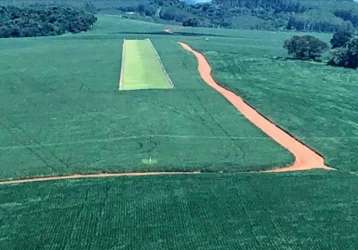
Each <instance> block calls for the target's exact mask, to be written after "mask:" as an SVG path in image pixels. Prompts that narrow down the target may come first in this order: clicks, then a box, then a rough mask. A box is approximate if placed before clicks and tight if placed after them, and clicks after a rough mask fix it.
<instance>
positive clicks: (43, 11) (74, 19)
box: [0, 6, 97, 38]
mask: <svg viewBox="0 0 358 250" xmlns="http://www.w3.org/2000/svg"><path fill="white" fill-rule="evenodd" d="M96 20H97V18H96V17H95V16H94V15H93V14H90V13H87V12H85V11H82V10H78V9H74V8H71V7H41V8H40V7H27V8H18V7H13V6H7V7H4V6H3V7H2V6H0V37H1V38H6V37H32V36H51V35H60V34H64V33H65V32H72V33H78V32H82V31H87V30H89V29H90V28H91V27H92V26H93V24H94V23H95V22H96Z"/></svg>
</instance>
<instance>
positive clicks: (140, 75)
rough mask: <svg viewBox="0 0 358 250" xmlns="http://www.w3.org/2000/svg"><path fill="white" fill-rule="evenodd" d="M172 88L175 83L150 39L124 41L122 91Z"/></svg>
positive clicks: (120, 85) (120, 84) (120, 86)
mask: <svg viewBox="0 0 358 250" xmlns="http://www.w3.org/2000/svg"><path fill="white" fill-rule="evenodd" d="M172 87H173V83H172V81H171V80H170V78H169V76H168V74H167V73H166V71H165V69H164V66H163V64H162V63H161V60H160V57H159V55H158V53H157V51H156V50H155V48H154V46H153V44H152V42H151V41H150V40H149V39H144V40H124V42H123V52H122V69H121V77H120V83H119V89H120V90H135V89H169V88H172Z"/></svg>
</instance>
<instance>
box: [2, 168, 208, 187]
mask: <svg viewBox="0 0 358 250" xmlns="http://www.w3.org/2000/svg"><path fill="white" fill-rule="evenodd" d="M200 173H201V172H199V171H192V172H189V171H188V172H128V173H125V172H122V173H97V174H72V175H58V176H34V177H29V178H24V179H15V180H4V181H0V186H1V185H11V184H25V183H33V182H47V181H60V180H80V179H98V178H113V177H131V176H132V177H133V176H166V175H194V174H200Z"/></svg>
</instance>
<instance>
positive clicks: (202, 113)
mask: <svg viewBox="0 0 358 250" xmlns="http://www.w3.org/2000/svg"><path fill="white" fill-rule="evenodd" d="M163 28H164V26H162V25H157V24H150V23H144V22H139V21H131V20H126V19H121V18H119V17H115V16H100V17H99V21H98V24H97V25H96V26H95V29H94V30H93V31H91V32H88V33H83V34H79V35H65V36H60V37H44V38H23V39H0V46H1V48H2V49H1V50H0V58H1V60H0V69H1V70H0V74H1V77H0V88H1V90H0V116H1V120H0V179H8V178H21V177H26V176H38V175H58V174H60V175H62V174H71V173H93V172H98V171H100V172H103V171H104V172H133V171H135V172H137V171H138V172H141V171H196V170H202V171H235V172H236V171H250V170H260V169H270V168H273V167H277V166H285V165H287V164H289V163H290V162H292V161H293V159H292V156H291V155H290V154H289V153H288V152H287V151H286V150H285V149H283V148H281V147H280V146H279V145H277V144H276V143H275V142H273V141H272V140H271V139H270V138H268V137H267V136H265V135H264V134H263V133H262V132H261V131H259V130H258V129H257V128H255V127H254V126H252V125H251V124H250V123H249V122H247V121H246V119H244V117H243V116H241V115H240V114H239V113H238V112H237V111H236V110H235V109H234V108H233V107H232V106H231V105H229V104H228V103H227V102H226V101H225V99H223V98H222V97H221V96H220V95H219V94H217V93H215V91H213V90H211V89H210V88H209V87H207V86H206V85H205V84H204V83H203V82H202V81H201V80H200V76H199V74H198V72H197V64H196V61H195V59H194V58H193V56H192V55H190V54H188V53H186V52H185V51H184V50H183V49H182V48H181V47H180V46H179V45H178V44H177V42H178V41H180V40H182V39H184V38H187V37H188V36H183V35H181V36H170V35H166V34H161V33H160V32H161V31H162V29H163ZM143 33H144V34H143ZM148 37H150V39H151V40H152V42H153V44H154V46H155V48H156V49H157V51H158V54H159V56H160V58H161V59H162V62H163V64H164V66H165V68H166V70H167V73H168V74H169V76H170V78H171V79H172V81H173V84H174V85H175V88H174V89H172V90H170V91H163V90H140V91H118V82H119V73H120V72H119V71H120V68H121V56H120V55H121V53H122V50H121V47H122V46H121V44H122V43H123V40H124V39H144V38H148ZM188 38H189V37H188ZM190 39H191V38H190ZM192 39H198V38H196V37H193V38H192ZM201 39H202V38H201Z"/></svg>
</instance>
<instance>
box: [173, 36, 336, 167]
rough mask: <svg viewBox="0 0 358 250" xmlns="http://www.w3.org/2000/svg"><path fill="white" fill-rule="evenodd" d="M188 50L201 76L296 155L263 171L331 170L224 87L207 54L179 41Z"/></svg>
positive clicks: (316, 156)
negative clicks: (289, 162) (287, 163)
mask: <svg viewBox="0 0 358 250" xmlns="http://www.w3.org/2000/svg"><path fill="white" fill-rule="evenodd" d="M179 44H180V45H181V46H182V47H183V48H184V49H185V50H186V51H188V52H191V53H192V54H194V56H195V57H196V59H197V61H198V71H199V73H200V76H201V78H202V79H203V80H204V82H205V83H207V84H208V85H209V86H210V87H212V88H213V89H214V90H215V91H217V92H219V93H220V94H221V95H222V96H224V97H225V98H226V99H227V100H228V101H229V102H230V103H231V104H232V105H233V106H234V107H235V108H236V109H237V110H238V111H240V112H241V114H242V115H244V116H245V117H246V118H247V119H248V120H249V121H250V122H251V123H253V124H254V125H255V126H256V127H258V128H259V129H261V130H262V131H263V132H264V133H265V134H267V135H268V136H269V137H271V138H272V139H273V140H275V141H276V142H277V143H279V144H280V145H281V146H283V147H284V148H286V149H287V150H289V151H290V152H291V153H292V154H293V155H294V157H295V162H294V163H293V164H292V165H291V166H288V167H283V168H275V169H273V170H268V171H262V172H275V173H278V172H291V171H303V170H310V169H326V170H331V169H332V168H329V167H327V166H326V165H325V163H324V159H323V157H322V156H321V155H319V154H318V153H317V152H315V151H314V150H312V149H311V148H309V147H308V146H306V145H305V144H303V143H302V142H300V141H298V140H297V139H296V138H294V137H293V136H291V135H290V134H288V133H287V132H286V131H284V130H283V129H281V128H280V127H278V126H277V125H276V124H274V123H273V122H272V121H270V120H269V119H267V118H266V117H264V116H263V115H261V114H260V113H258V112H257V111H256V110H255V109H254V108H253V107H251V106H250V105H249V104H248V103H246V102H245V101H244V100H243V99H242V98H241V97H240V96H237V95H236V94H235V93H233V92H231V91H229V90H227V89H225V88H223V87H222V86H221V85H220V84H219V83H217V82H216V81H215V80H214V79H213V77H212V74H211V67H210V65H209V63H208V61H207V60H206V58H205V56H204V55H203V54H201V53H199V52H198V51H196V50H194V49H192V48H191V47H190V46H189V45H188V44H186V43H183V42H180V43H179Z"/></svg>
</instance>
